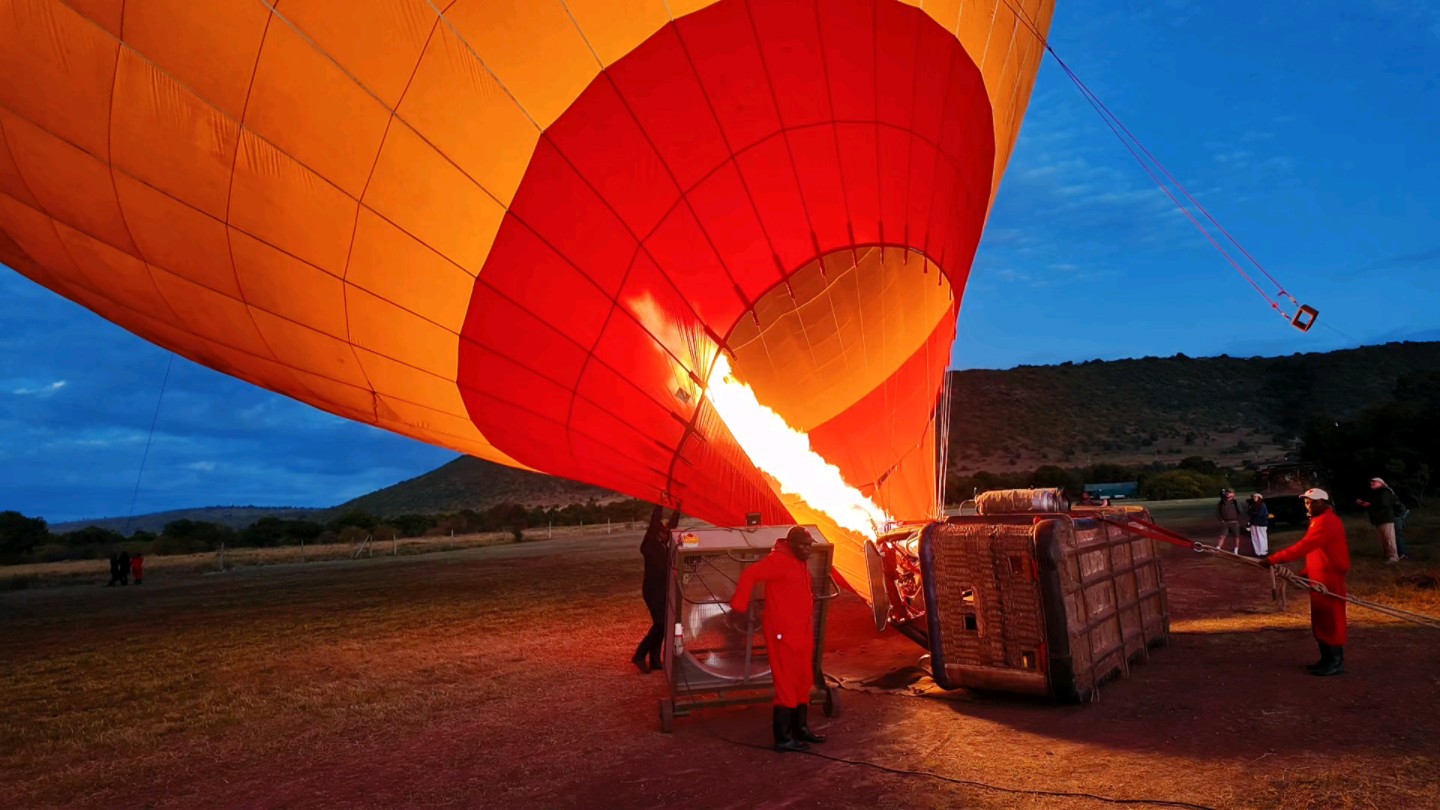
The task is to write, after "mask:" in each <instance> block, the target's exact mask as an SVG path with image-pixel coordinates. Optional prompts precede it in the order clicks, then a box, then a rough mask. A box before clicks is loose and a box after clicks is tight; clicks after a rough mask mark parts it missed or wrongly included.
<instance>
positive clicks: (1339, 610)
mask: <svg viewBox="0 0 1440 810" xmlns="http://www.w3.org/2000/svg"><path fill="white" fill-rule="evenodd" d="M1300 498H1301V499H1302V500H1303V501H1304V502H1305V514H1307V515H1309V516H1310V528H1309V530H1307V531H1306V532H1305V536H1304V537H1302V538H1301V539H1300V542H1298V543H1296V544H1295V545H1293V546H1290V547H1289V548H1287V549H1284V550H1282V551H1277V552H1275V553H1274V554H1271V555H1269V556H1268V557H1264V558H1262V559H1261V560H1260V565H1261V566H1263V567H1265V568H1269V567H1271V566H1273V565H1276V564H1278V563H1287V562H1290V561H1291V560H1298V559H1300V558H1301V557H1302V556H1303V557H1304V558H1305V567H1304V568H1303V569H1301V576H1304V577H1307V578H1309V579H1311V580H1313V581H1315V582H1317V583H1319V584H1321V585H1323V586H1324V591H1317V590H1313V589H1312V590H1311V591H1310V628H1311V630H1312V631H1313V632H1314V633H1315V643H1316V644H1317V645H1319V647H1320V660H1319V661H1316V662H1315V663H1313V664H1311V665H1309V666H1308V667H1306V669H1308V670H1310V674H1311V675H1319V676H1322V677H1324V676H1329V675H1339V674H1341V673H1342V672H1344V671H1345V631H1346V622H1345V602H1346V600H1345V596H1346V592H1345V576H1346V575H1347V574H1349V573H1350V546H1349V544H1348V543H1347V542H1346V540H1345V525H1344V524H1343V523H1341V522H1340V518H1339V516H1337V515H1336V514H1335V510H1333V509H1331V508H1330V494H1329V493H1328V492H1326V491H1325V490H1323V489H1308V490H1306V491H1305V494H1303V495H1301V496H1300ZM1327 594H1328V595H1327ZM1331 595H1333V596H1337V597H1340V598H1338V599H1335V598H1330V596H1331Z"/></svg>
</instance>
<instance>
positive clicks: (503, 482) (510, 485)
mask: <svg viewBox="0 0 1440 810" xmlns="http://www.w3.org/2000/svg"><path fill="white" fill-rule="evenodd" d="M623 497H624V496H621V495H617V494H615V493H614V492H611V491H609V490H607V489H601V488H599V487H592V486H589V485H587V484H580V483H576V482H574V481H568V480H566V479H564V478H555V477H552V476H548V475H541V474H539V473H533V472H528V471H526V470H517V469H515V468H513V467H504V466H501V465H499V464H495V463H493V462H489V461H484V460H482V459H478V458H474V457H471V456H461V457H460V458H457V459H455V460H454V461H452V462H450V463H448V464H445V465H443V466H441V467H438V468H436V469H434V470H431V471H430V472H428V473H425V474H424V475H421V476H417V477H415V478H411V479H409V480H407V481H401V482H400V483H398V484H394V485H393V486H388V487H385V488H384V489H379V490H376V491H374V492H371V493H370V494H368V495H362V496H360V497H358V498H355V499H353V500H350V501H346V502H345V503H342V504H339V505H338V506H331V507H325V508H315V509H304V508H294V507H284V506H277V507H264V506H210V507H201V508H196V509H175V510H171V511H168V512H153V513H151V514H147V515H137V516H135V517H134V518H132V519H130V520H129V527H130V530H131V531H142V530H143V531H151V532H159V531H160V530H161V529H163V528H164V527H165V524H166V523H169V522H170V521H172V520H197V521H206V522H209V523H219V524H221V525H224V526H229V527H230V528H232V529H243V528H245V527H246V526H249V525H250V524H251V523H254V522H255V521H257V520H259V519H261V518H264V517H280V518H285V519H288V520H314V521H318V522H321V523H323V522H325V521H328V520H331V519H332V518H335V517H339V516H340V515H343V514H345V513H346V512H350V511H357V512H367V513H369V514H372V515H378V516H381V517H394V516H396V515H405V514H442V513H449V512H459V511H461V510H462V509H474V510H476V511H484V510H486V509H488V508H490V507H492V506H495V505H496V504H501V503H519V504H523V505H525V506H528V507H549V506H567V505H569V504H572V503H585V502H586V501H589V500H591V499H592V498H593V499H594V500H595V501H597V502H599V503H606V502H608V501H615V500H620V499H622V498H623ZM86 526H99V527H101V528H104V529H114V530H116V531H121V530H123V529H124V528H125V526H126V518H123V517H112V518H100V519H98V520H76V521H70V522H68V523H57V524H54V525H53V526H51V530H52V531H55V532H68V531H74V530H76V529H81V528H84V527H86Z"/></svg>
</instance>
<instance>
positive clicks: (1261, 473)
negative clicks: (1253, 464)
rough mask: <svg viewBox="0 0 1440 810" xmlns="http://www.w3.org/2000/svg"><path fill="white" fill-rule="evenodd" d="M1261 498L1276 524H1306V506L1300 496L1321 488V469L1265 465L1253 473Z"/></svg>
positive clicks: (1291, 464) (1291, 463)
mask: <svg viewBox="0 0 1440 810" xmlns="http://www.w3.org/2000/svg"><path fill="white" fill-rule="evenodd" d="M1255 474H1256V478H1257V480H1258V481H1259V484H1260V497H1262V498H1264V499H1265V504H1266V505H1267V506H1269V507H1270V514H1271V515H1272V516H1273V517H1272V520H1273V521H1274V522H1275V523H1287V524H1290V525H1293V526H1299V525H1302V524H1304V523H1305V504H1304V503H1302V502H1301V500H1300V493H1302V492H1304V491H1305V490H1307V489H1310V488H1311V487H1318V486H1320V485H1321V484H1320V468H1319V467H1317V466H1315V465H1314V464H1309V463H1306V462H1303V461H1288V462H1283V463H1279V464H1268V465H1266V466H1263V467H1261V468H1260V469H1258V470H1257V471H1256V473H1255Z"/></svg>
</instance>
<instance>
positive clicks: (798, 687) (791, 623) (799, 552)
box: [730, 526, 825, 751]
mask: <svg viewBox="0 0 1440 810" xmlns="http://www.w3.org/2000/svg"><path fill="white" fill-rule="evenodd" d="M814 544H815V538H813V537H811V536H810V532H808V531H806V530H805V528H804V527H802V526H796V527H794V528H793V529H791V530H790V531H789V533H787V534H786V535H785V539H783V540H780V541H777V542H776V543H775V548H774V549H772V550H771V552H770V554H769V555H767V556H766V557H765V559H763V560H761V561H759V562H757V563H755V564H754V565H751V566H750V567H748V568H746V569H745V571H744V572H743V573H741V574H740V582H739V584H738V585H736V587H735V598H734V599H732V600H731V601H730V609H731V611H732V613H731V615H732V616H736V617H739V616H744V615H745V614H746V613H747V611H748V610H749V609H750V592H751V591H752V590H754V588H755V585H756V583H760V582H763V583H765V612H764V615H763V616H762V617H761V620H760V625H761V628H762V629H763V630H764V633H765V646H766V648H767V649H768V650H769V654H770V672H771V674H772V675H773V677H774V681H775V708H774V715H773V721H772V725H773V727H774V730H775V750H776V751H804V750H806V749H808V748H809V747H810V746H809V745H807V743H819V742H825V738H824V737H823V736H821V735H819V734H816V733H814V732H812V731H811V730H810V725H809V715H810V688H811V687H812V686H813V685H814V683H815V662H814V653H815V624H814V607H815V596H814V593H813V592H812V591H811V585H810V568H809V566H808V565H806V563H805V561H806V560H807V559H809V557H810V547H811V546H812V545H814Z"/></svg>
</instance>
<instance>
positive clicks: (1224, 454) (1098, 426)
mask: <svg viewBox="0 0 1440 810" xmlns="http://www.w3.org/2000/svg"><path fill="white" fill-rule="evenodd" d="M1425 369H1432V370H1433V369H1440V342H1430V343H1412V342H1405V343H1387V344H1385V345H1382V346H1365V347H1361V348H1358V349H1348V350H1343V351H1335V352H1327V353H1308V354H1293V355H1290V356H1289V357H1250V358H1238V357H1228V356H1226V355H1221V356H1219V357H1206V358H1191V357H1186V356H1185V355H1175V356H1174V357H1166V358H1159V357H1146V358H1142V359H1139V360H1114V361H1100V360H1092V361H1089V362H1085V363H1063V364H1061V365H1058V366H1020V367H1018V368H1014V369H1009V370H1005V371H978V370H977V371H957V372H951V375H952V376H951V397H952V417H951V429H950V441H951V445H950V469H951V470H952V471H955V472H960V473H965V472H972V471H975V470H979V469H984V470H989V471H991V472H1002V471H1009V470H1019V469H1033V468H1034V467H1036V466H1039V465H1041V464H1058V465H1061V466H1066V465H1085V464H1093V463H1098V462H1103V461H1113V462H1117V463H1130V464H1133V463H1142V462H1150V461H1156V460H1159V461H1169V462H1174V461H1177V460H1178V459H1179V458H1181V457H1184V456H1191V455H1198V456H1204V457H1207V458H1210V459H1212V460H1215V461H1217V462H1221V463H1225V464H1228V465H1232V466H1236V465H1238V464H1240V463H1243V462H1245V461H1259V460H1264V459H1269V458H1273V457H1276V456H1280V455H1283V454H1285V453H1286V452H1287V451H1289V450H1292V449H1293V447H1294V443H1295V442H1296V441H1297V439H1298V435H1299V433H1300V432H1302V431H1303V429H1304V426H1305V424H1306V423H1307V422H1308V421H1309V420H1310V419H1311V418H1314V417H1328V418H1331V419H1335V420H1340V419H1345V418H1348V417H1350V416H1352V415H1353V414H1354V413H1355V412H1356V411H1359V410H1360V409H1361V408H1364V407H1366V406H1368V405H1375V404H1379V403H1382V402H1385V401H1388V400H1389V399H1390V397H1391V394H1392V393H1393V392H1394V389H1395V382H1396V380H1397V379H1398V378H1399V377H1400V376H1401V375H1402V374H1404V373H1406V372H1408V371H1416V370H1425Z"/></svg>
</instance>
